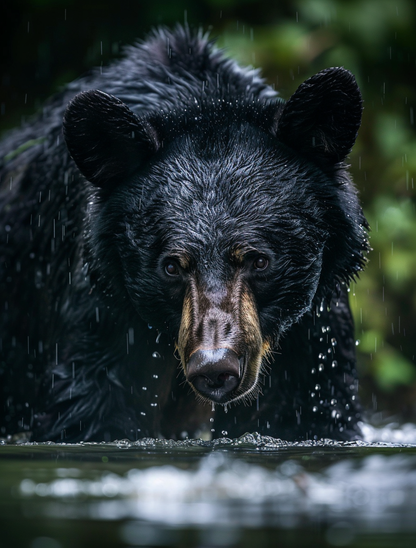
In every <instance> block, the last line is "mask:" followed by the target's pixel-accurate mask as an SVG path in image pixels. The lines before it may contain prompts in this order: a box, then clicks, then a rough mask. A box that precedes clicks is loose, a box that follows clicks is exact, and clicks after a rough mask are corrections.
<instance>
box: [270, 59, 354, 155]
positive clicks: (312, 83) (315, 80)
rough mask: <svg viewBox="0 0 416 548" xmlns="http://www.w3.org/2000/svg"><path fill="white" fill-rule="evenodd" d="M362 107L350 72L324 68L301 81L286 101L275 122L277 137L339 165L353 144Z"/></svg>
mask: <svg viewBox="0 0 416 548" xmlns="http://www.w3.org/2000/svg"><path fill="white" fill-rule="evenodd" d="M362 108H363V107H362V97H361V93H360V90H359V88H358V85H357V82H356V80H355V78H354V76H353V75H352V74H351V72H349V71H348V70H346V69H343V68H329V69H326V70H322V71H321V72H318V74H315V76H312V77H311V78H309V79H308V80H306V81H305V82H304V83H303V84H301V85H300V86H299V87H298V89H297V90H296V91H295V93H294V94H293V95H292V97H291V98H290V99H289V100H288V102H287V103H286V104H285V106H284V108H283V111H281V112H282V113H281V115H280V117H279V118H278V120H277V121H276V126H275V131H276V137H277V138H278V139H279V141H281V142H283V143H285V144H286V145H288V146H289V147H290V148H292V149H294V150H296V151H298V152H300V153H301V154H304V155H305V156H307V157H309V158H311V159H312V160H313V161H315V162H317V163H318V164H321V165H322V164H323V165H328V164H336V163H337V162H341V161H343V160H344V159H345V157H346V156H347V155H348V154H349V153H350V151H351V148H352V146H353V145H354V142H355V139H356V137H357V132H358V129H359V127H360V123H361V113H362Z"/></svg>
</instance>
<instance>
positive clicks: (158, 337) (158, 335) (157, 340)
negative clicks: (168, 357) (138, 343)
mask: <svg viewBox="0 0 416 548" xmlns="http://www.w3.org/2000/svg"><path fill="white" fill-rule="evenodd" d="M161 336H162V333H161V332H160V333H158V334H157V337H156V344H159V342H160V337H161Z"/></svg>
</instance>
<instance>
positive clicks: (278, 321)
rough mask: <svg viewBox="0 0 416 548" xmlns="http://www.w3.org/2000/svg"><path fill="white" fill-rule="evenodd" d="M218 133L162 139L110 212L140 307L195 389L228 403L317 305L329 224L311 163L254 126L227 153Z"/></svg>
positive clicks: (136, 304)
mask: <svg viewBox="0 0 416 548" xmlns="http://www.w3.org/2000/svg"><path fill="white" fill-rule="evenodd" d="M224 131H225V130H224ZM216 137H217V138H216V139H215V141H216V142H211V143H208V144H207V143H206V141H205V143H204V142H203V140H201V138H200V137H198V134H195V133H191V134H188V135H186V136H183V137H182V138H179V139H177V140H175V141H174V142H173V143H172V144H171V145H166V146H165V147H164V150H163V152H162V153H161V154H158V155H157V156H156V157H155V158H154V160H153V161H152V162H151V164H150V165H149V166H148V167H147V169H146V171H145V172H144V173H141V174H140V176H138V177H137V178H136V177H133V178H132V179H131V181H129V182H128V183H127V184H125V185H124V186H123V187H121V188H119V189H115V191H114V194H113V196H111V197H110V199H109V201H108V203H107V204H106V208H105V213H104V215H103V216H105V217H106V218H108V219H112V227H113V228H112V229H113V230H114V227H115V226H117V227H118V229H117V231H118V232H119V235H118V242H119V243H118V248H119V250H122V251H121V261H122V272H123V275H124V280H123V283H124V286H125V287H126V288H127V291H128V294H129V299H130V300H131V302H132V303H133V305H134V307H135V309H136V310H137V312H138V313H139V315H140V316H141V317H142V318H143V319H145V321H147V322H148V323H150V324H151V325H153V326H156V327H157V328H158V329H160V330H166V329H168V331H169V332H170V333H171V334H172V336H173V338H174V339H175V341H176V342H177V345H178V350H179V355H180V357H181V362H182V364H183V367H184V371H185V374H186V377H187V379H188V381H190V382H191V384H192V385H193V386H194V387H196V388H197V390H198V392H199V393H200V394H202V395H204V396H205V397H208V398H209V399H211V400H214V401H217V402H221V403H223V402H226V401H230V400H234V399H237V398H240V397H242V396H244V395H247V394H248V393H250V392H251V391H252V390H253V389H254V387H255V386H256V385H257V378H258V375H259V372H260V369H261V366H262V363H264V359H263V358H264V357H265V356H266V355H267V352H268V351H269V350H271V348H272V347H274V346H275V345H276V343H277V341H278V339H279V337H280V335H281V334H282V333H283V332H284V330H285V329H286V328H287V327H289V326H290V325H291V324H292V323H293V322H295V321H297V320H298V319H299V318H300V317H301V316H302V315H303V314H304V313H305V311H306V310H309V309H310V307H311V302H312V299H313V297H314V296H315V294H316V291H317V287H318V283H319V280H320V275H321V269H322V261H323V248H324V245H325V242H326V239H327V234H326V231H325V228H324V221H323V217H324V213H323V211H322V208H323V205H322V204H321V203H320V202H319V201H318V200H317V199H316V198H315V196H314V194H313V189H311V188H310V185H309V184H308V181H309V180H315V181H316V177H317V173H316V172H317V170H316V169H315V168H314V167H313V166H308V162H303V163H302V164H301V165H299V162H296V161H295V158H293V157H292V155H291V154H290V152H289V151H288V150H287V149H286V147H284V146H282V145H279V144H278V143H275V142H274V140H273V139H272V138H269V137H267V136H265V135H264V133H262V132H261V131H260V130H258V129H256V128H253V127H250V126H246V127H240V131H239V132H234V133H233V137H232V138H230V139H229V142H228V147H227V149H228V153H225V154H224V152H223V150H222V149H221V148H220V147H219V144H220V143H221V142H224V139H223V137H224V136H223V135H222V131H221V129H220V128H218V130H217V134H216ZM212 141H214V139H212ZM231 141H232V142H231ZM207 150H208V151H209V154H208V153H207ZM212 151H217V152H215V153H213V152H212ZM236 151H241V154H237V155H236V154H235V152H236ZM172 158H174V159H175V162H174V165H173V163H172ZM192 163H194V165H197V166H198V168H197V169H189V166H190V165H192ZM318 175H319V174H318ZM320 177H321V178H322V179H323V181H322V184H324V182H325V181H324V176H323V175H322V174H321V175H320ZM138 189H146V190H145V192H144V193H143V194H142V193H141V192H138ZM142 196H143V197H142ZM121 204H122V205H121ZM308 211H309V212H310V211H313V212H314V213H315V215H316V217H314V218H311V216H310V214H307V212H308ZM201 368H202V369H203V371H204V375H203V378H202V379H201V377H202V375H201V374H198V373H199V372H200V370H201ZM218 371H219V372H218ZM216 375H217V376H218V375H222V377H221V379H224V383H222V384H221V380H220V381H217V380H216V377H215V376H216ZM213 378H214V380H213ZM205 379H207V380H205ZM227 383H228V384H229V387H230V390H228V391H225V390H224V389H223V386H224V385H226V384H227ZM195 385H196V386H195Z"/></svg>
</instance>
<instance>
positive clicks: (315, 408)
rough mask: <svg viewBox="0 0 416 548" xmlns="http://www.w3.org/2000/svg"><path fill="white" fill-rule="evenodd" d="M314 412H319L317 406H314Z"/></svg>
mask: <svg viewBox="0 0 416 548" xmlns="http://www.w3.org/2000/svg"><path fill="white" fill-rule="evenodd" d="M312 411H313V412H314V413H316V412H317V411H318V408H317V407H316V405H314V406H313V407H312Z"/></svg>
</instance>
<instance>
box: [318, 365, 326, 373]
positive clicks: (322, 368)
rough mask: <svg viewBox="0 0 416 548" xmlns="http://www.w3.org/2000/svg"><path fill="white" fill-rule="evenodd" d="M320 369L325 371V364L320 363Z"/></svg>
mask: <svg viewBox="0 0 416 548" xmlns="http://www.w3.org/2000/svg"><path fill="white" fill-rule="evenodd" d="M318 369H319V371H323V370H324V369H325V366H324V364H323V363H320V364H319V365H318Z"/></svg>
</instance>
